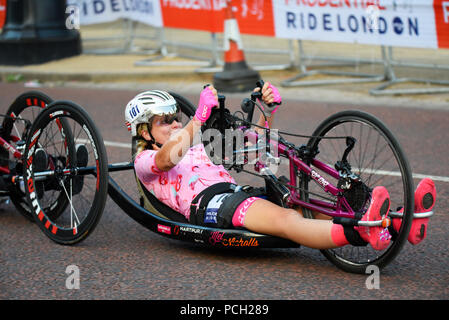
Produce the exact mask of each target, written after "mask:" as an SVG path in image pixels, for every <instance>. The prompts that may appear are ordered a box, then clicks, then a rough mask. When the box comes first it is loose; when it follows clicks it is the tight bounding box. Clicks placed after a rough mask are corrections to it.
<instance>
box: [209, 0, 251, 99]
mask: <svg viewBox="0 0 449 320" xmlns="http://www.w3.org/2000/svg"><path fill="white" fill-rule="evenodd" d="M224 49H225V55H224V62H225V65H224V67H223V71H222V72H217V73H216V74H215V75H214V87H215V88H216V89H217V90H218V91H222V92H242V91H248V90H252V89H254V88H255V85H256V82H257V81H258V80H259V79H260V75H259V73H258V72H257V71H255V70H252V69H251V68H249V67H248V65H247V64H246V61H245V55H244V53H243V45H242V39H241V37H240V31H239V26H238V23H237V20H236V19H235V17H234V13H233V12H232V4H231V0H227V7H226V18H225V22H224Z"/></svg>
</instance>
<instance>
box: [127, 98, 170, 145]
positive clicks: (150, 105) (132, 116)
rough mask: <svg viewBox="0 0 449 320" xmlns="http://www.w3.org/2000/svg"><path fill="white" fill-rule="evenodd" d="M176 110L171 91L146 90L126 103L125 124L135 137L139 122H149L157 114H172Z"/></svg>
mask: <svg viewBox="0 0 449 320" xmlns="http://www.w3.org/2000/svg"><path fill="white" fill-rule="evenodd" d="M176 112H177V106H176V100H175V98H173V97H172V96H171V95H170V94H169V93H167V92H165V91H160V90H151V91H145V92H142V93H140V94H138V95H137V96H135V97H134V98H133V99H132V100H131V101H130V102H128V104H127V105H126V109H125V124H126V126H127V127H128V131H131V134H132V136H133V137H134V136H136V135H137V129H136V128H137V125H138V124H140V123H147V122H149V121H150V119H151V117H153V116H155V115H158V116H163V115H171V114H175V113H176Z"/></svg>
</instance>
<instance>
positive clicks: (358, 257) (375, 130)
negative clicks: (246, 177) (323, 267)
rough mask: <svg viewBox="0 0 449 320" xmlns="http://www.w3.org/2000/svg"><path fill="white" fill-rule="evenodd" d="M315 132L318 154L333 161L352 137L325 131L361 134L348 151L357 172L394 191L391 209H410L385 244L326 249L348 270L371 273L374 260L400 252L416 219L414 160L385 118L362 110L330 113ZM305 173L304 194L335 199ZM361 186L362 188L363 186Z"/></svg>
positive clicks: (369, 183) (369, 182)
mask: <svg viewBox="0 0 449 320" xmlns="http://www.w3.org/2000/svg"><path fill="white" fill-rule="evenodd" d="M313 136H314V137H313V138H311V139H310V140H309V142H308V146H309V147H311V148H312V149H315V150H318V151H319V153H318V154H317V155H316V157H315V159H318V160H320V161H322V162H325V163H327V164H328V165H332V166H334V165H335V163H336V161H339V160H341V158H342V156H343V152H344V151H345V149H346V140H345V139H321V138H320V137H331V136H335V137H338V136H352V137H354V138H356V139H357V141H356V144H355V147H354V149H353V150H352V151H351V152H350V153H349V156H348V161H349V163H350V164H351V166H352V172H353V173H355V174H357V175H359V176H360V177H361V178H362V182H363V183H364V185H366V186H367V187H368V188H370V189H372V188H374V187H375V186H378V185H383V186H385V187H386V188H387V190H388V191H389V194H390V202H391V206H390V210H393V211H396V209H397V208H398V207H404V209H405V210H404V217H403V222H402V226H401V228H400V230H399V233H398V234H397V235H395V236H394V237H393V239H392V241H391V243H390V245H389V246H388V247H387V248H386V249H385V250H382V251H375V250H374V249H372V248H371V246H370V245H367V246H362V247H358V246H357V247H356V246H351V245H348V246H344V247H341V248H337V249H328V250H322V251H321V252H322V253H323V255H324V256H325V257H326V258H327V259H328V260H329V261H331V262H332V263H333V264H335V265H336V266H337V267H339V268H341V269H342V270H344V271H347V272H352V273H360V274H365V272H366V268H367V267H368V266H369V265H376V266H378V267H379V268H383V267H385V266H386V265H387V264H388V263H390V262H391V261H392V260H393V259H394V258H395V257H396V255H397V254H398V253H399V252H400V250H401V248H402V246H403V245H404V243H405V241H406V239H407V235H408V233H409V230H410V226H411V222H412V219H413V201H414V200H413V180H412V175H411V170H410V166H409V163H408V160H407V158H406V156H405V154H404V152H403V151H402V148H401V146H400V144H399V142H398V141H397V139H396V138H395V137H394V135H393V134H392V132H391V131H390V130H389V129H388V128H387V127H386V126H385V125H384V124H383V123H382V121H381V120H379V119H378V118H376V117H374V116H372V115H370V114H368V113H365V112H362V111H357V110H354V111H353V110H349V111H343V112H339V113H336V114H334V115H332V116H330V117H329V118H327V119H325V120H324V121H323V122H322V123H321V124H320V125H319V126H318V127H317V128H316V130H315V132H314V133H313ZM320 174H321V172H320ZM300 176H301V177H300V186H301V187H302V188H303V189H304V190H307V191H303V192H302V194H301V196H302V198H303V199H305V201H309V192H311V193H310V194H314V195H317V194H318V195H320V194H321V195H323V196H325V197H326V198H327V199H328V200H329V201H331V202H332V200H333V199H329V195H328V194H325V193H324V191H323V190H322V188H321V187H319V186H317V184H315V183H313V182H309V181H308V179H306V178H304V176H303V175H302V174H301V175H300ZM330 179H331V178H330ZM330 181H332V180H330ZM333 181H335V179H334V180H333ZM361 190H362V189H359V190H358V192H363V191H361ZM312 192H313V193H312ZM365 192H366V191H365ZM334 199H335V198H334ZM347 199H348V198H347ZM368 204H369V203H367V204H365V205H364V208H363V207H362V210H364V209H366V208H367V206H368ZM304 215H305V217H306V218H313V215H312V213H311V212H310V211H309V210H304Z"/></svg>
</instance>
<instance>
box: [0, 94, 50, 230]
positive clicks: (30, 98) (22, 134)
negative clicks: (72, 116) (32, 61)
mask: <svg viewBox="0 0 449 320" xmlns="http://www.w3.org/2000/svg"><path fill="white" fill-rule="evenodd" d="M52 101H53V100H52V99H51V98H50V97H49V96H47V95H46V94H44V93H42V92H38V91H28V92H25V93H23V94H21V95H20V96H18V97H17V98H16V99H15V100H14V102H13V103H12V104H11V105H10V107H9V108H8V110H7V111H6V115H7V116H8V117H5V119H4V120H3V123H2V136H3V137H4V138H5V139H6V140H7V141H8V142H9V143H10V144H12V145H13V146H14V147H15V148H17V143H16V142H14V141H13V139H12V136H16V137H17V138H20V140H19V141H26V138H27V133H28V130H29V127H27V122H25V121H23V120H19V119H26V120H28V121H29V122H28V123H33V122H34V120H35V119H36V117H37V116H38V114H39V113H40V111H41V110H42V109H43V108H45V107H46V106H47V105H48V104H50V103H51V102H52ZM18 118H19V119H18ZM0 158H1V159H0V161H1V162H2V163H5V162H6V163H8V160H9V159H10V157H9V154H8V153H7V152H6V153H4V152H2V155H1V156H0ZM11 161H12V162H13V163H12V165H10V169H13V170H14V171H15V174H17V175H22V162H21V160H16V159H14V160H11ZM8 191H9V197H10V199H11V202H12V203H13V204H14V206H15V207H16V209H17V211H19V213H20V214H22V215H23V216H24V217H25V218H26V219H28V220H30V221H32V222H34V219H33V216H32V214H31V209H30V207H29V205H28V202H27V200H26V196H25V193H24V192H23V191H22V190H21V188H20V186H16V185H12V186H11V187H10V189H9V190H8Z"/></svg>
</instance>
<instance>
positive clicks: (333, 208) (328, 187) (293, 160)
mask: <svg viewBox="0 0 449 320" xmlns="http://www.w3.org/2000/svg"><path fill="white" fill-rule="evenodd" d="M246 134H247V135H250V136H253V138H254V137H257V134H256V133H254V132H248V131H247V132H246ZM256 139H257V138H256ZM276 144H277V148H278V153H279V154H284V155H286V156H287V157H288V159H289V166H290V182H289V185H291V186H292V188H290V192H291V196H290V202H291V203H293V204H295V205H300V206H302V207H304V208H306V209H309V210H312V211H316V212H319V213H322V214H325V215H328V216H331V217H342V218H354V217H355V213H354V211H353V210H352V208H351V207H350V205H349V204H348V203H347V201H346V199H345V198H343V197H338V198H337V203H336V204H332V203H330V202H327V201H322V200H317V199H309V202H305V201H303V200H301V199H299V197H298V192H297V190H296V189H295V187H297V186H296V175H295V167H294V166H295V165H296V166H297V167H298V168H299V169H300V170H301V171H303V172H305V173H306V174H307V175H308V176H310V177H311V178H312V179H313V180H315V181H316V182H317V183H318V184H319V185H320V186H321V187H322V188H323V189H324V191H325V192H328V193H330V194H332V195H334V196H338V195H339V194H340V192H341V191H340V189H338V188H337V187H336V186H334V185H333V184H332V183H330V182H329V181H327V180H326V179H325V178H323V177H322V176H321V175H320V174H319V173H318V172H317V171H315V170H314V169H312V168H311V167H310V166H308V165H307V164H306V163H304V161H302V160H301V159H299V158H297V157H296V155H295V154H294V151H292V150H290V149H288V147H287V146H285V145H284V144H282V143H280V142H278V141H276ZM312 165H313V166H314V167H316V168H317V169H318V170H321V171H323V172H325V173H327V174H329V175H330V176H332V177H333V178H335V179H339V177H340V174H339V173H338V171H337V170H335V169H334V168H332V167H330V166H328V165H327V164H325V163H323V162H321V161H319V160H317V159H312Z"/></svg>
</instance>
